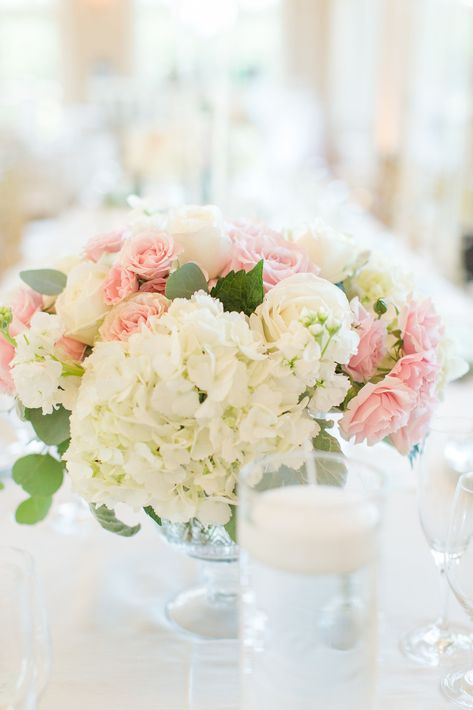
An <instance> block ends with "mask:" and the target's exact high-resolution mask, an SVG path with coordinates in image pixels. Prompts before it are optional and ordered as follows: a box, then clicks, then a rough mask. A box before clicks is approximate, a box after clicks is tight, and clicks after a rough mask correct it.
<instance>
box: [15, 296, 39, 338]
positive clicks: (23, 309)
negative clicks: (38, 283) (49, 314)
mask: <svg viewBox="0 0 473 710" xmlns="http://www.w3.org/2000/svg"><path fill="white" fill-rule="evenodd" d="M42 307H43V297H42V296H41V294H39V293H36V291H33V289H31V288H26V287H25V288H19V289H18V290H17V291H16V293H15V295H14V297H13V301H12V304H11V308H12V313H13V321H12V323H11V326H10V334H11V335H12V336H15V335H18V333H21V331H22V330H24V329H25V328H28V327H29V325H30V323H31V319H32V318H33V316H34V314H35V313H37V312H38V311H39V310H41V308H42Z"/></svg>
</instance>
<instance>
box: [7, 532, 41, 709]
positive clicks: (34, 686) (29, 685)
mask: <svg viewBox="0 0 473 710" xmlns="http://www.w3.org/2000/svg"><path fill="white" fill-rule="evenodd" d="M49 667H50V644H49V635H48V627H47V622H46V614H45V609H44V605H43V603H42V598H41V592H40V588H39V583H38V579H37V576H36V573H35V569H34V564H33V560H32V558H31V556H30V555H29V554H28V553H27V552H25V551H23V550H19V549H16V548H12V547H3V546H0V709H1V710H35V709H36V707H37V702H38V698H39V696H40V695H41V692H42V691H43V689H44V687H45V685H46V682H47V678H48V675H49Z"/></svg>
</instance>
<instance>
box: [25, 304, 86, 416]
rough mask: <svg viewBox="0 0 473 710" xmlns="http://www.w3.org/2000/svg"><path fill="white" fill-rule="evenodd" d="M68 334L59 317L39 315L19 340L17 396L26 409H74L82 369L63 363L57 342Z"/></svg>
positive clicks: (37, 314)
mask: <svg viewBox="0 0 473 710" xmlns="http://www.w3.org/2000/svg"><path fill="white" fill-rule="evenodd" d="M63 335H64V327H63V325H62V323H61V320H60V319H59V317H58V316H56V315H50V314H49V313H41V312H40V313H36V314H35V315H34V316H33V318H32V320H31V326H30V328H29V329H27V330H25V331H23V332H22V333H20V334H19V335H18V336H17V337H16V342H17V347H16V355H15V358H14V359H13V362H12V375H13V380H14V382H15V388H16V392H17V396H18V398H19V400H20V401H21V402H22V404H24V405H25V407H29V408H32V409H39V408H41V409H42V410H43V414H51V412H52V411H53V409H54V407H56V406H57V405H58V404H63V405H64V406H65V407H66V408H67V409H72V407H73V405H74V401H75V396H76V394H77V390H78V387H79V383H80V377H78V376H66V373H67V375H74V372H75V370H77V373H76V374H77V375H79V374H80V371H81V368H79V367H75V366H73V365H71V364H70V363H68V364H67V365H66V364H65V363H64V362H63V361H62V359H61V358H62V355H61V354H60V353H58V351H57V350H56V347H55V345H56V343H57V342H58V341H59V340H60V339H61V338H62V336H63Z"/></svg>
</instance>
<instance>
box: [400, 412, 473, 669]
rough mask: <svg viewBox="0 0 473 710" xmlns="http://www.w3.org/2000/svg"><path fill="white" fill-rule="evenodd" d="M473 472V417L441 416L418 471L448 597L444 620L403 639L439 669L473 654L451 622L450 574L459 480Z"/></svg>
mask: <svg viewBox="0 0 473 710" xmlns="http://www.w3.org/2000/svg"><path fill="white" fill-rule="evenodd" d="M472 468H473V419H468V418H465V417H436V418H434V419H433V421H432V423H431V427H430V431H429V434H428V436H427V438H426V440H425V444H424V448H423V451H422V454H421V455H420V457H419V459H418V463H417V469H418V508H419V516H420V523H421V527H422V530H423V532H424V535H425V537H426V540H427V542H428V544H429V547H430V551H431V553H432V556H433V558H434V562H435V564H436V566H437V568H438V570H439V572H440V577H441V584H442V591H443V595H444V600H443V608H442V611H441V614H440V616H439V617H438V618H437V619H436V620H435V621H433V622H431V623H429V624H426V625H424V626H421V627H419V628H415V629H414V630H412V631H410V632H409V633H407V634H405V636H404V637H403V638H402V639H401V650H402V651H403V653H404V654H405V655H406V656H408V657H409V658H410V659H412V660H414V661H417V662H418V663H422V664H424V665H430V666H437V665H439V663H441V661H442V660H443V659H446V658H450V657H452V656H455V655H456V654H461V653H467V652H471V651H472V650H473V635H472V634H470V633H468V631H467V630H466V629H464V628H463V627H461V626H458V625H452V624H451V623H449V621H448V602H449V596H450V590H449V586H448V583H447V580H446V576H445V562H446V559H445V553H446V546H447V538H448V525H449V520H450V513H451V509H452V505H453V498H454V495H455V489H456V485H457V483H458V479H459V477H460V476H461V475H462V474H464V473H466V472H467V471H470V470H471V469H472Z"/></svg>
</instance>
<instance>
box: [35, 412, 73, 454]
mask: <svg viewBox="0 0 473 710" xmlns="http://www.w3.org/2000/svg"><path fill="white" fill-rule="evenodd" d="M70 417H71V413H70V412H69V411H68V410H67V409H64V407H63V406H62V405H60V406H59V407H58V408H57V409H55V410H54V411H53V412H52V414H43V412H42V410H41V409H25V418H26V419H28V420H29V421H30V422H31V424H32V426H33V429H34V430H35V433H36V435H37V436H38V438H39V439H41V441H44V443H45V444H48V446H57V445H58V444H62V442H63V441H66V440H67V439H69V437H70V436H71V430H70V425H69V419H70Z"/></svg>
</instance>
